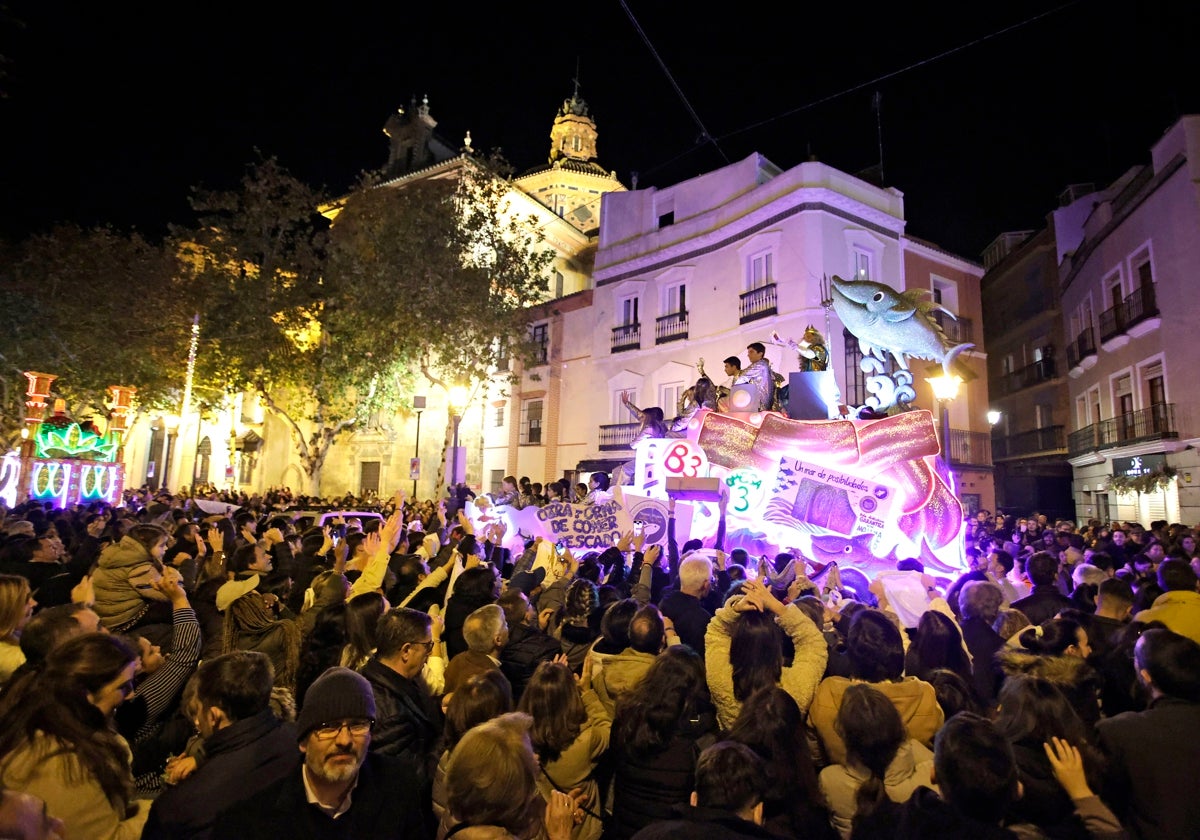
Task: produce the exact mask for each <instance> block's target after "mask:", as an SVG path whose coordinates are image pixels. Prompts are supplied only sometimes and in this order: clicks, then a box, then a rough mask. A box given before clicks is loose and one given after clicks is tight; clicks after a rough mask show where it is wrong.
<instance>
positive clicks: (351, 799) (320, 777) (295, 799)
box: [213, 668, 429, 840]
mask: <svg viewBox="0 0 1200 840" xmlns="http://www.w3.org/2000/svg"><path fill="white" fill-rule="evenodd" d="M375 714H376V709H375V700H374V698H373V696H372V692H371V686H370V684H369V683H367V681H366V680H365V679H363V677H362V676H361V675H360V674H357V673H355V672H354V671H351V670H350V669H349V668H330V669H329V670H328V671H326V672H325V673H324V674H323V675H321V677H320V678H319V679H318V680H317V681H316V682H314V683H313V684H312V686H311V687H310V688H309V689H308V695H307V697H306V698H305V703H304V708H302V709H301V710H300V717H299V718H298V719H297V721H296V731H297V734H298V737H299V739H300V744H299V746H300V752H301V753H302V754H303V756H304V761H303V764H302V765H301V766H300V768H299V769H298V770H295V771H293V772H291V773H289V774H287V775H286V776H284V777H283V778H282V779H280V780H278V781H276V782H275V783H274V784H272V785H270V786H269V787H267V788H265V789H264V790H262V791H260V792H259V793H258V794H257V795H255V796H254V797H252V798H250V799H244V800H242V801H241V802H239V803H237V804H236V805H234V806H233V807H231V808H229V809H227V810H226V811H225V812H224V813H222V814H221V815H220V816H219V817H218V818H217V820H216V824H215V825H214V827H213V836H214V837H246V838H252V837H254V838H258V837H286V838H288V840H309V838H312V840H341V838H345V840H350V838H361V837H370V838H373V840H376V838H382V840H426V838H427V837H428V833H427V832H428V828H427V826H428V825H429V823H428V821H427V819H426V812H427V810H428V805H427V804H424V803H423V802H422V799H421V796H422V789H421V787H420V785H419V783H418V781H417V778H416V775H415V773H414V772H413V768H412V766H411V765H410V764H409V763H408V762H406V761H403V760H401V759H396V758H389V757H388V756H384V755H380V754H379V753H374V752H371V751H370V749H369V747H370V746H371V729H372V727H373V724H374V721H375Z"/></svg>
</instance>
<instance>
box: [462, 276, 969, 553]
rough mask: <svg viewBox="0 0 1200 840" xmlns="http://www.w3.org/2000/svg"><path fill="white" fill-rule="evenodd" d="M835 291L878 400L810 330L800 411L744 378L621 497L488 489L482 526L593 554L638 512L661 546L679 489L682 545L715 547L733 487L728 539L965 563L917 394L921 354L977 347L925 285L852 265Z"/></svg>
mask: <svg viewBox="0 0 1200 840" xmlns="http://www.w3.org/2000/svg"><path fill="white" fill-rule="evenodd" d="M825 291H826V295H823V297H825V301H826V306H827V308H828V309H832V311H833V312H835V313H836V314H837V316H838V318H839V319H840V320H841V322H842V324H843V325H844V326H845V328H846V329H847V330H849V331H850V332H851V333H852V334H853V335H854V336H855V337H856V338H857V339H858V340H859V344H860V347H861V348H862V350H863V353H864V357H863V359H862V363H861V365H862V370H863V373H864V375H865V381H866V386H867V392H868V393H869V394H870V396H869V397H868V399H867V400H866V402H865V404H864V405H862V406H845V405H842V404H841V400H840V397H838V396H837V394H838V393H839V389H838V387H837V383H836V382H835V381H834V378H833V372H832V371H830V370H828V369H827V365H825V364H818V365H813V364H812V359H813V357H814V355H815V354H813V353H812V352H811V351H810V350H809V348H808V347H807V346H806V345H808V344H809V343H810V342H809V341H808V340H807V339H808V338H809V333H806V340H805V341H804V342H800V343H797V342H786V343H787V345H788V346H790V347H792V348H793V349H797V350H798V351H805V352H802V353H801V356H802V358H801V369H802V370H801V372H798V373H793V374H791V376H790V381H789V382H788V391H789V398H790V408H789V409H788V410H787V411H786V413H785V412H777V411H759V410H751V409H753V408H754V407H755V406H754V404H753V400H752V395H750V394H749V393H748V391H747V390H746V389H739V387H738V386H737V385H735V386H734V389H733V391H732V392H731V393H730V394H729V396H728V399H727V401H726V402H725V403H724V405H723V410H721V411H713V410H709V409H702V410H699V411H696V412H694V413H693V415H692V416H691V418H690V419H689V420H688V422H687V424H686V428H685V429H683V430H682V431H680V432H677V433H676V434H677V435H678V436H677V437H661V438H650V439H644V440H641V441H640V442H638V443H637V445H636V447H635V451H634V453H633V464H632V476H633V480H632V481H631V482H628V483H624V484H622V485H621V486H616V487H613V488H612V493H613V498H612V501H610V502H607V503H602V504H596V505H588V506H584V505H575V504H566V503H553V504H550V505H546V506H543V507H528V508H524V509H521V510H517V509H515V508H510V507H507V506H499V507H495V506H491V505H489V504H488V501H487V499H486V498H483V499H481V500H480V504H479V505H478V506H472V508H471V515H472V516H473V517H474V518H475V519H476V520H477V522H478V523H479V524H481V525H486V524H489V523H491V522H503V523H504V524H505V525H506V526H507V528H508V531H507V533H508V534H509V535H510V538H513V539H528V538H531V537H541V538H543V540H545V541H546V542H547V543H551V544H557V545H561V546H563V547H566V548H569V549H571V550H572V551H573V552H574V553H575V554H576V555H579V554H580V553H583V552H587V551H590V550H603V549H604V548H606V547H608V546H610V545H613V544H615V543H616V541H617V540H618V539H619V538H620V536H621V535H622V534H623V533H626V532H628V531H630V530H632V529H633V528H634V524H635V522H636V523H637V524H638V527H639V529H640V530H641V531H642V532H643V533H644V535H645V539H646V542H647V544H651V543H660V544H661V543H663V542H665V540H666V536H667V510H668V500H669V499H672V498H673V499H674V500H675V502H676V504H675V523H676V533H677V534H678V535H681V537H680V540H679V541H680V542H683V541H684V540H685V539H687V538H695V537H698V538H701V539H703V540H705V542H706V544H709V545H711V544H712V542H713V538H714V536H715V534H716V531H717V526H718V522H719V519H720V516H719V512H720V502H719V500H720V499H721V497H724V507H725V518H726V534H725V540H724V547H725V550H726V551H730V550H732V549H734V548H738V547H742V548H745V549H746V550H747V551H748V553H749V554H750V555H751V556H752V557H758V556H761V555H762V554H769V555H771V556H773V555H774V553H775V552H783V551H790V552H793V553H796V552H798V553H799V554H800V555H801V556H803V557H804V558H806V559H807V560H809V561H811V562H812V563H813V564H814V565H815V566H821V565H824V564H828V563H830V562H831V561H833V562H837V563H838V564H839V566H841V567H845V568H854V569H858V570H860V571H861V572H863V573H864V574H867V575H872V576H873V575H874V574H876V573H878V572H879V571H883V570H895V568H896V563H897V561H898V560H900V559H904V558H915V559H918V560H920V561H921V563H922V564H923V565H924V567H925V568H926V570H927V571H929V572H931V573H934V574H938V575H952V574H956V573H958V572H959V571H960V570H961V569H962V568H963V567H964V556H963V541H962V529H963V524H964V523H963V508H962V505H961V504H960V502H959V500H958V498H957V496H956V494H955V488H954V478H953V475H952V474H951V472H950V470H949V467H948V465H947V463H946V460H945V459H944V457H942V456H943V453H942V451H941V447H940V445H939V442H938V436H937V434H936V427H935V424H934V421H933V415H932V414H931V413H930V412H929V411H927V410H923V409H915V408H912V407H911V406H910V403H911V402H912V400H913V399H914V398H915V396H916V395H915V391H914V389H913V375H912V372H911V370H910V369H909V366H908V361H909V360H910V359H913V358H917V359H926V360H930V361H934V362H938V363H940V364H941V365H942V368H943V370H944V373H945V375H946V376H947V377H953V376H955V375H956V374H955V370H956V362H955V358H956V357H957V356H958V354H960V353H961V352H963V351H964V350H966V349H968V348H969V347H970V346H971V345H969V344H952V343H951V342H950V341H949V340H948V339H947V337H946V334H945V333H944V332H943V331H942V329H941V327H940V326H939V324H938V322H937V320H936V319H935V317H934V310H935V309H936V310H941V311H942V312H944V313H946V314H947V315H949V316H950V317H954V316H953V313H949V312H948V311H947V310H944V309H943V308H942V307H940V306H939V305H936V304H933V303H931V302H929V301H926V300H924V299H923V298H922V297H921V295H920V293H916V292H903V293H902V292H897V291H895V290H894V289H892V288H891V287H889V286H886V285H884V284H882V283H875V282H871V281H845V280H841V279H840V278H837V277H835V278H833V280H832V282H831V283H830V285H829V286H828V287H827V288H826V290H825ZM810 330H811V328H810ZM814 332H815V331H814ZM773 337H774V338H776V339H777V338H778V336H777V335H774V336H773ZM779 343H784V342H782V341H780V342H779ZM821 350H822V351H823V350H824V348H823V347H822V348H821ZM888 356H890V357H891V358H892V359H894V360H895V364H894V365H889V364H888ZM806 358H807V359H808V360H809V361H808V363H807V364H806V362H805V359H806ZM821 358H827V354H822V356H821ZM513 535H516V537H515V538H514V537H513Z"/></svg>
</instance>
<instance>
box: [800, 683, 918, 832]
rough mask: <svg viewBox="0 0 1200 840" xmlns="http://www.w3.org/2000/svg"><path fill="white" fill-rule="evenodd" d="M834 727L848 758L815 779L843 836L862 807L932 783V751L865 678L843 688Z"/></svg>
mask: <svg viewBox="0 0 1200 840" xmlns="http://www.w3.org/2000/svg"><path fill="white" fill-rule="evenodd" d="M837 731H838V733H839V734H840V735H841V737H842V739H843V741H844V743H845V744H846V753H847V757H846V763H845V764H831V765H829V766H828V767H826V768H825V769H824V770H822V771H821V775H820V777H819V778H818V781H819V783H820V786H821V793H822V794H824V796H825V800H826V801H827V802H828V803H829V821H830V823H832V825H833V827H834V828H835V829H837V831H838V833H839V834H841V836H842V837H843V838H846V837H849V836H850V830H851V828H852V826H853V823H854V817H855V815H856V814H857V813H858V811H859V809H860V808H861V807H865V808H866V809H868V810H870V811H873V810H874V808H875V807H877V806H878V805H879V804H880V803H881V802H883V801H884V798H885V797H886V798H887V799H890V800H891V801H892V802H907V801H908V800H909V798H910V797H911V796H912V795H913V792H914V791H915V790H916V789H917V788H919V787H921V786H922V785H924V786H925V787H930V788H933V787H934V784H933V781H932V776H931V774H932V772H933V752H932V751H931V750H930V749H928V748H927V747H926V746H925V745H924V744H922V743H921V742H920V741H914V740H912V739H911V738H909V737H908V733H906V732H905V730H904V722H903V721H901V720H900V715H899V714H898V713H897V712H896V708H895V707H894V706H893V705H892V703H891V701H890V700H888V698H887V697H885V696H884V695H883V694H882V693H881V692H879V691H876V690H875V689H874V688H872V687H871V686H869V685H867V684H866V683H856V684H854V685H852V686H850V687H849V688H847V689H846V692H845V694H844V695H843V702H842V707H841V710H840V711H839V712H838V718H837ZM935 789H936V788H935Z"/></svg>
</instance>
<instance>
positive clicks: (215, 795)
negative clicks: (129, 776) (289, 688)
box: [142, 709, 300, 840]
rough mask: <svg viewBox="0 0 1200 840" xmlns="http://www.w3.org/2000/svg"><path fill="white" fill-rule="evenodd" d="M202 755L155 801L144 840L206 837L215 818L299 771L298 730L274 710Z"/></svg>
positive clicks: (216, 738)
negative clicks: (195, 765)
mask: <svg viewBox="0 0 1200 840" xmlns="http://www.w3.org/2000/svg"><path fill="white" fill-rule="evenodd" d="M204 751H205V759H204V763H203V764H201V765H200V767H198V768H197V769H196V772H195V773H193V774H192V775H191V776H190V777H188V778H187V779H184V780H183V781H182V782H181V783H180V784H178V785H176V786H175V787H169V788H166V789H165V790H164V791H163V792H162V794H160V795H159V797H158V798H157V799H155V800H154V805H153V806H152V807H151V808H150V818H149V819H148V820H147V822H146V828H145V831H144V833H143V834H142V837H143V838H144V840H155V838H168V837H170V838H197V840H199V838H208V837H210V836H212V826H213V822H214V820H215V819H216V818H217V815H218V814H220V813H221V812H222V811H224V810H226V809H227V808H228V807H229V806H231V805H232V804H233V803H235V802H239V801H241V800H243V799H246V798H247V797H250V796H257V795H258V794H259V793H261V792H262V791H263V790H264V789H265V788H267V787H268V786H270V785H273V784H275V783H276V782H278V781H279V780H280V779H283V778H285V777H287V776H291V775H293V774H295V773H298V772H299V769H298V767H299V764H300V750H299V748H298V746H297V743H296V727H295V726H293V725H292V724H291V723H281V722H280V721H279V719H278V718H276V717H275V715H274V714H273V713H272V712H271V710H270V709H264V710H263V711H261V712H259V713H258V714H257V715H254V716H253V717H250V718H246V719H245V720H239V721H238V722H237V723H234V724H232V725H231V726H227V727H225V728H224V729H222V730H220V731H219V732H215V733H213V735H212V736H211V737H209V738H208V739H207V740H205V742H204ZM218 836H221V835H218Z"/></svg>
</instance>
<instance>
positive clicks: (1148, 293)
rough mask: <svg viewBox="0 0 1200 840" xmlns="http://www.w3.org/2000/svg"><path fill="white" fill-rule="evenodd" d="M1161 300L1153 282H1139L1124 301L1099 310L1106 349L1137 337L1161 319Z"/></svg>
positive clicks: (1111, 348) (1103, 345)
mask: <svg viewBox="0 0 1200 840" xmlns="http://www.w3.org/2000/svg"><path fill="white" fill-rule="evenodd" d="M1158 315H1159V313H1158V300H1157V299H1156V297H1155V294H1154V286H1153V284H1148V285H1145V286H1139V287H1138V288H1137V289H1134V290H1133V292H1131V293H1130V294H1129V296H1128V297H1126V298H1125V299H1124V300H1123V301H1121V302H1120V303H1118V304H1117V305H1116V306H1114V307H1112V308H1111V309H1106V310H1104V311H1103V312H1101V313H1100V346H1101V347H1103V348H1104V349H1105V350H1116V349H1117V348H1119V347H1123V346H1124V345H1126V344H1128V343H1129V340H1130V339H1131V338H1138V337H1140V336H1143V335H1145V334H1146V333H1148V332H1150V331H1151V330H1153V329H1156V328H1157V327H1158V325H1159V323H1160V322H1161V319H1160V318H1159V316H1158Z"/></svg>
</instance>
